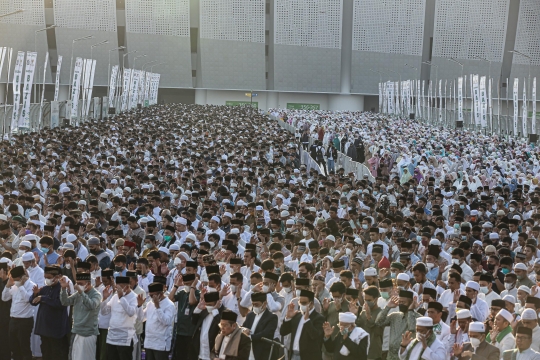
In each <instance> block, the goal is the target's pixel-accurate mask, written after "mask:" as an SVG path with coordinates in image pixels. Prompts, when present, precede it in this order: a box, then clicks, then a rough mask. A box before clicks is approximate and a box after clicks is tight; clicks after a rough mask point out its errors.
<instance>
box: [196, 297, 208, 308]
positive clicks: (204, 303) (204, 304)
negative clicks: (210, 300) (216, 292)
mask: <svg viewBox="0 0 540 360" xmlns="http://www.w3.org/2000/svg"><path fill="white" fill-rule="evenodd" d="M197 307H198V308H199V309H201V310H204V309H206V302H205V301H204V298H203V297H202V296H201V301H199V305H197Z"/></svg>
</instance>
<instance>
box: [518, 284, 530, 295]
mask: <svg viewBox="0 0 540 360" xmlns="http://www.w3.org/2000/svg"><path fill="white" fill-rule="evenodd" d="M518 290H521V291H525V292H526V293H527V294H529V295H531V289H530V288H529V287H528V286H525V285H521V286H520V287H519V288H518Z"/></svg>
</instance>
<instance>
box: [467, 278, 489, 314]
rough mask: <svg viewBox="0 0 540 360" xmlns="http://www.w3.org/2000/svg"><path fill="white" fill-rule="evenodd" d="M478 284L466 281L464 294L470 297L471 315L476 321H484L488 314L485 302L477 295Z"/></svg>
mask: <svg viewBox="0 0 540 360" xmlns="http://www.w3.org/2000/svg"><path fill="white" fill-rule="evenodd" d="M479 291H480V285H479V284H478V283H477V282H475V281H468V282H467V284H465V295H466V296H467V297H468V298H469V299H471V302H472V305H471V315H472V317H473V318H474V319H476V320H478V321H485V320H486V318H487V317H488V314H489V308H488V306H487V304H486V302H485V301H484V300H482V299H480V298H479V297H478V292H479Z"/></svg>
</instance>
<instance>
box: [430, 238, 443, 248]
mask: <svg viewBox="0 0 540 360" xmlns="http://www.w3.org/2000/svg"><path fill="white" fill-rule="evenodd" d="M429 245H437V246H441V242H440V241H439V239H431V240H430V241H429Z"/></svg>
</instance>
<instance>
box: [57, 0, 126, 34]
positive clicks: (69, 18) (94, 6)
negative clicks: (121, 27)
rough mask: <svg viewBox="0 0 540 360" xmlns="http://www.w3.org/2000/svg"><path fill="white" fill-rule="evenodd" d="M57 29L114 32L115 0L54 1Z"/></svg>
mask: <svg viewBox="0 0 540 360" xmlns="http://www.w3.org/2000/svg"><path fill="white" fill-rule="evenodd" d="M54 21H55V24H56V25H57V26H59V27H64V28H72V29H85V30H97V31H113V32H116V1H115V0H54Z"/></svg>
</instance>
